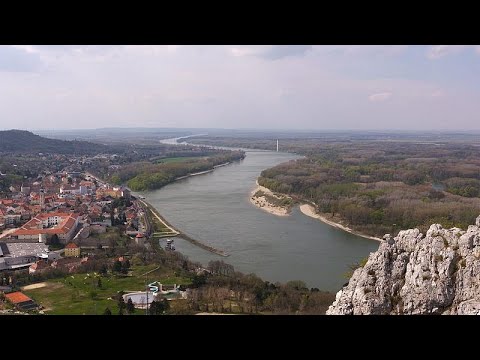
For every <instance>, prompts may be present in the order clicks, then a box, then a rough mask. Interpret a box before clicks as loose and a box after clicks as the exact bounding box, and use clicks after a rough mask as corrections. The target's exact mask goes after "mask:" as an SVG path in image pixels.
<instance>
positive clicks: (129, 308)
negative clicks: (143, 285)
mask: <svg viewBox="0 0 480 360" xmlns="http://www.w3.org/2000/svg"><path fill="white" fill-rule="evenodd" d="M134 312H135V306H134V305H133V301H132V299H131V298H128V301H127V313H128V314H133V313H134Z"/></svg>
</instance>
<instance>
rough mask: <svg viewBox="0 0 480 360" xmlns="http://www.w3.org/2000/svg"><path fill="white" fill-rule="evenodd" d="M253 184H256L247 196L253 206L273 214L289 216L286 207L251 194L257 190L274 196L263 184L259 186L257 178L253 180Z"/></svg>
mask: <svg viewBox="0 0 480 360" xmlns="http://www.w3.org/2000/svg"><path fill="white" fill-rule="evenodd" d="M255 184H256V185H257V186H256V187H255V188H254V189H253V190H252V191H251V192H250V196H249V197H248V199H249V201H250V203H251V204H252V205H253V206H255V207H257V208H259V209H261V210H263V211H266V212H268V213H269V214H272V215H275V216H289V215H290V214H289V210H288V209H286V208H283V207H279V206H275V205H272V204H270V203H269V202H268V201H267V199H266V198H265V197H264V196H260V197H254V196H253V195H254V194H255V193H256V192H257V191H263V192H264V193H266V194H268V195H271V196H275V195H274V193H273V192H272V191H271V190H270V189H268V188H266V187H264V186H261V185H260V184H259V183H258V180H256V181H255Z"/></svg>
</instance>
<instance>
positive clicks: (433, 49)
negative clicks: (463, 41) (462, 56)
mask: <svg viewBox="0 0 480 360" xmlns="http://www.w3.org/2000/svg"><path fill="white" fill-rule="evenodd" d="M464 48H465V46H464V45H435V46H430V47H429V48H428V50H427V57H428V58H429V59H432V60H434V59H439V58H441V57H444V56H447V55H450V54H456V53H458V52H460V51H462V50H463V49H464Z"/></svg>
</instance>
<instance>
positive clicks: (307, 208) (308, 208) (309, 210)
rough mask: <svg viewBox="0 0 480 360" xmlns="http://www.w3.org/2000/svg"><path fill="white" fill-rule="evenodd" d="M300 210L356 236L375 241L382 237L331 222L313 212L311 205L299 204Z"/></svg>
mask: <svg viewBox="0 0 480 360" xmlns="http://www.w3.org/2000/svg"><path fill="white" fill-rule="evenodd" d="M300 211H301V212H302V213H303V214H304V215H307V216H310V217H312V218H314V219H318V220H321V221H323V222H324V223H326V224H328V225H331V226H334V227H336V228H338V229H341V230H343V231H346V232H349V233H350V234H354V235H357V236H361V237H363V238H367V239H372V240H376V241H383V240H382V239H380V238H377V237H374V236H368V235H364V234H360V233H358V232H356V231H354V230H352V229H350V228H349V227H346V226H344V225H342V224H338V223H336V222H333V221H331V220H328V219H327V218H325V217H324V216H322V215H320V214H317V213H316V212H315V208H314V207H313V206H312V205H309V204H303V205H300Z"/></svg>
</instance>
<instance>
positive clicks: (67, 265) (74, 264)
mask: <svg viewBox="0 0 480 360" xmlns="http://www.w3.org/2000/svg"><path fill="white" fill-rule="evenodd" d="M84 262H85V261H83V259H79V258H73V257H70V258H62V259H58V260H55V261H54V262H52V265H51V266H52V268H54V269H61V270H65V271H68V272H69V273H72V272H74V271H75V270H76V269H77V268H78V267H79V266H80V265H82V264H83V263H84Z"/></svg>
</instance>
